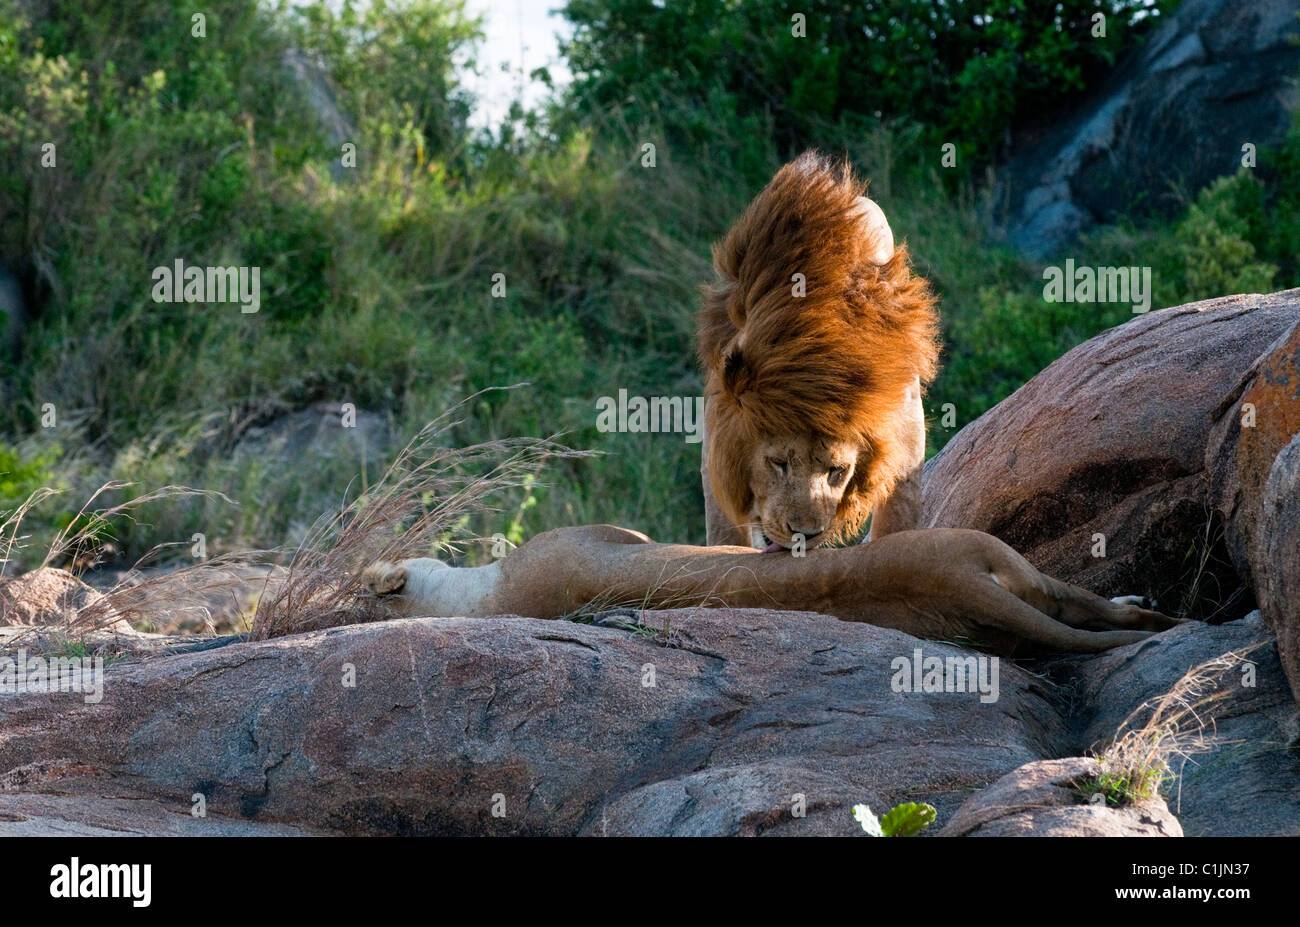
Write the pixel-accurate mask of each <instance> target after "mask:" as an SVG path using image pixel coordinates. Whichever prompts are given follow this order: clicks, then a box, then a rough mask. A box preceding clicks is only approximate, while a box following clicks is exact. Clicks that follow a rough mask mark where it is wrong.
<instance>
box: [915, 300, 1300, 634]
mask: <svg viewBox="0 0 1300 927" xmlns="http://www.w3.org/2000/svg"><path fill="white" fill-rule="evenodd" d="M1297 320H1300V290H1286V291H1283V292H1280V293H1274V294H1271V295H1267V296H1257V295H1251V296H1230V297H1225V298H1222V299H1214V300H1207V301H1205V302H1199V303H1191V304H1188V305H1186V306H1180V307H1177V308H1174V309H1166V310H1163V311H1160V312H1154V313H1150V314H1148V315H1142V316H1138V317H1136V318H1134V319H1133V320H1132V321H1130V322H1127V323H1125V324H1123V325H1120V326H1117V327H1115V328H1112V329H1110V330H1109V331H1106V332H1103V333H1102V334H1100V335H1098V336H1097V337H1095V338H1093V339H1091V340H1089V341H1087V342H1084V343H1083V344H1081V345H1079V346H1078V347H1076V348H1074V349H1073V350H1071V351H1070V352H1068V353H1067V354H1065V355H1064V356H1063V357H1061V358H1060V359H1058V360H1057V361H1056V362H1054V363H1053V364H1051V365H1050V366H1049V367H1047V368H1046V369H1045V370H1043V371H1042V372H1041V373H1039V374H1038V375H1037V376H1035V377H1034V378H1033V379H1032V380H1030V381H1029V382H1028V383H1026V384H1025V385H1024V386H1023V387H1021V388H1020V389H1019V390H1017V391H1016V392H1015V393H1014V394H1012V395H1011V396H1010V397H1008V398H1007V399H1006V400H1004V401H1003V402H1002V403H1000V404H999V405H997V406H996V407H994V408H993V409H991V410H989V411H988V412H986V413H985V414H984V415H983V416H981V417H980V418H979V419H977V420H976V421H974V422H971V423H970V424H969V425H967V426H966V427H965V428H963V429H962V430H961V431H960V432H959V433H958V434H957V435H955V436H954V437H953V438H952V439H951V440H950V441H949V442H948V444H947V445H946V446H945V447H944V448H943V450H942V451H941V452H940V453H939V454H937V455H936V456H935V457H934V458H932V459H931V460H930V461H929V462H928V463H927V464H926V467H925V498H924V511H923V515H922V526H923V527H962V528H976V529H979V530H981V531H987V532H989V533H990V534H993V535H996V536H997V537H999V538H1001V539H1002V540H1004V541H1006V542H1007V543H1008V544H1010V545H1011V546H1012V547H1014V548H1015V549H1016V550H1018V551H1020V552H1021V553H1022V554H1024V555H1025V556H1026V557H1027V558H1028V559H1029V561H1030V562H1031V563H1033V564H1034V565H1035V566H1037V567H1038V568H1039V569H1041V570H1043V571H1045V572H1047V573H1049V574H1051V575H1053V576H1057V577H1060V578H1062V579H1066V580H1069V581H1070V582H1074V583H1077V584H1079V585H1082V586H1084V587H1086V588H1089V589H1092V590H1094V591H1096V592H1099V593H1102V594H1104V595H1127V594H1139V593H1140V594H1146V595H1150V596H1152V597H1153V598H1154V599H1156V601H1157V602H1158V604H1159V605H1161V606H1162V607H1163V609H1164V610H1166V611H1169V610H1171V609H1176V608H1177V607H1178V606H1179V604H1180V602H1179V599H1180V598H1181V596H1182V595H1184V594H1185V593H1186V592H1187V591H1188V587H1189V585H1190V583H1191V582H1192V581H1193V580H1195V579H1196V578H1197V575H1198V574H1197V572H1196V571H1195V570H1194V569H1191V568H1189V564H1188V563H1187V561H1186V557H1187V552H1188V549H1189V547H1191V546H1192V545H1193V544H1195V543H1199V542H1200V539H1202V538H1203V537H1205V536H1206V534H1207V530H1208V531H1209V535H1210V537H1211V539H1212V538H1213V537H1214V531H1213V530H1212V529H1213V525H1212V523H1211V522H1212V519H1211V504H1210V496H1209V479H1208V477H1207V472H1206V448H1207V445H1208V443H1209V441H1210V434H1211V427H1212V424H1213V419H1212V416H1213V414H1214V413H1215V411H1216V410H1217V409H1218V408H1219V407H1220V405H1221V403H1222V402H1223V399H1224V397H1225V396H1226V395H1228V394H1229V393H1230V392H1231V391H1232V390H1233V389H1234V387H1235V386H1236V385H1237V384H1238V383H1239V381H1240V380H1241V378H1242V375H1243V373H1244V372H1245V371H1247V370H1248V369H1250V368H1251V366H1252V365H1253V364H1254V362H1255V361H1256V359H1257V358H1259V357H1260V355H1261V354H1262V353H1264V352H1265V350H1266V349H1268V348H1269V347H1270V346H1271V345H1273V344H1274V342H1275V341H1276V340H1277V339H1278V338H1279V337H1280V336H1281V335H1283V334H1284V333H1286V332H1287V331H1288V330H1289V329H1290V328H1291V327H1292V326H1294V325H1295V324H1296V322H1297ZM1066 448H1068V453H1064V452H1063V449H1066ZM1098 535H1102V536H1104V538H1105V556H1104V557H1097V556H1094V555H1093V551H1094V548H1095V547H1096V545H1097V536H1098ZM1199 575H1200V582H1201V584H1202V586H1201V587H1202V589H1205V588H1212V587H1211V586H1210V584H1211V583H1214V584H1217V585H1218V587H1219V588H1218V590H1217V591H1219V592H1221V595H1222V597H1223V598H1227V597H1228V595H1229V594H1230V592H1231V590H1232V589H1233V588H1234V587H1239V586H1240V582H1239V581H1238V576H1237V573H1236V570H1235V569H1234V567H1233V565H1232V564H1231V563H1229V562H1227V557H1226V555H1224V556H1223V557H1221V558H1217V559H1216V558H1213V557H1211V558H1210V562H1209V563H1207V565H1206V568H1205V570H1204V571H1203V572H1202V573H1201V574H1199ZM1248 607H1249V603H1248V601H1246V600H1243V601H1242V607H1241V611H1240V612H1238V613H1237V615H1239V614H1240V613H1241V612H1244V611H1245V610H1247V609H1248ZM1237 615H1233V614H1231V612H1229V613H1228V614H1227V615H1226V617H1237ZM1223 617H1225V615H1223V614H1221V615H1218V616H1216V619H1222V618H1223Z"/></svg>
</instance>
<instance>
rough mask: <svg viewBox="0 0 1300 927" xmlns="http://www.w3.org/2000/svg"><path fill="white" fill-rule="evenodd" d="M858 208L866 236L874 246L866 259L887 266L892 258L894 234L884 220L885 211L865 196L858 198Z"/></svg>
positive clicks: (887, 222) (886, 220)
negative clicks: (864, 222) (864, 223)
mask: <svg viewBox="0 0 1300 927" xmlns="http://www.w3.org/2000/svg"><path fill="white" fill-rule="evenodd" d="M858 208H859V210H860V212H861V213H862V217H863V219H865V220H866V226H867V229H866V236H867V238H868V239H869V240H870V241H872V242H874V244H875V248H874V249H873V250H872V252H871V254H870V255H868V257H869V258H870V260H871V262H872V263H873V264H888V263H889V259H890V258H892V257H893V256H894V232H893V230H892V229H891V228H890V227H889V220H888V219H886V218H885V211H884V210H883V209H881V208H880V207H879V206H877V205H876V204H875V202H874V201H873V200H869V199H867V198H866V197H865V196H859V197H858Z"/></svg>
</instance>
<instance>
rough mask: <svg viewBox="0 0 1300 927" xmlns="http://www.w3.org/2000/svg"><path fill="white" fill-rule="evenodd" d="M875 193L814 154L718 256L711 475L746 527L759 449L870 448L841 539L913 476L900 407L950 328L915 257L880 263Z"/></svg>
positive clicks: (783, 174)
mask: <svg viewBox="0 0 1300 927" xmlns="http://www.w3.org/2000/svg"><path fill="white" fill-rule="evenodd" d="M865 189H866V184H865V183H863V182H860V181H858V180H857V179H856V178H855V177H854V176H853V172H852V169H851V167H850V166H849V165H848V164H847V163H843V162H832V161H831V160H830V159H828V158H826V157H825V156H823V155H820V154H818V153H817V152H815V151H809V152H805V153H804V154H803V155H801V156H800V157H799V158H797V159H796V160H794V161H792V162H791V163H789V164H787V165H786V166H785V167H783V168H782V169H781V170H780V171H779V172H778V173H777V174H776V176H775V177H774V178H773V179H772V181H771V183H769V184H768V185H767V187H766V188H765V189H764V190H763V191H762V192H761V193H760V194H759V195H758V197H757V198H755V200H754V201H753V203H751V204H750V206H749V208H748V209H746V210H745V212H744V214H743V215H742V216H741V217H740V219H739V220H738V221H737V222H736V224H735V225H734V226H733V227H732V229H731V230H730V232H728V234H727V235H726V237H725V238H724V239H723V240H722V241H721V242H719V243H717V244H716V245H714V248H713V264H714V269H715V271H716V275H717V276H716V280H715V281H714V282H713V283H712V284H711V285H708V286H706V287H705V298H704V303H703V306H702V308H701V310H700V313H699V318H698V323H699V357H700V362H701V365H702V367H703V370H704V375H705V396H706V398H707V402H708V406H707V408H708V412H707V416H706V423H705V428H706V435H707V455H708V456H707V461H706V466H707V469H708V475H709V480H710V483H711V485H712V487H713V492H714V495H715V497H716V499H717V501H718V503H719V505H720V506H721V508H722V511H723V512H724V513H725V514H726V515H727V517H728V518H730V519H731V521H732V523H733V524H735V525H742V524H745V523H746V522H748V521H749V520H750V511H751V507H752V504H753V501H754V497H753V492H752V490H751V473H750V466H751V454H750V449H751V448H752V446H753V445H754V443H755V442H756V441H758V440H760V439H761V438H768V437H784V436H791V435H806V436H810V437H812V438H814V439H818V438H831V439H835V440H842V441H853V442H854V443H856V444H857V445H858V446H859V447H860V448H861V449H862V450H861V451H860V452H859V458H858V461H859V462H858V466H857V468H856V470H855V472H854V474H853V477H852V480H851V481H850V483H849V485H848V487H847V488H846V490H845V492H844V495H843V497H842V499H841V501H840V504H839V507H838V509H837V511H836V523H837V528H838V530H837V531H836V532H835V538H836V539H837V540H843V539H845V538H847V537H849V536H852V535H855V534H856V533H857V532H858V531H859V530H860V529H861V528H862V526H863V524H864V523H865V522H866V519H867V516H868V515H869V514H870V513H871V511H872V510H873V509H874V508H875V507H876V506H877V505H878V504H880V503H881V502H883V501H884V500H885V499H886V498H888V496H889V494H890V492H891V491H892V490H893V488H894V486H895V485H896V484H897V482H898V481H899V480H900V479H901V478H902V477H903V476H904V475H905V474H904V472H903V471H904V470H905V469H906V467H905V465H904V463H903V458H904V456H905V454H904V451H903V447H902V445H901V443H900V436H899V429H898V427H897V422H898V417H899V415H900V405H901V403H902V397H903V395H904V393H905V391H906V390H907V389H908V387H909V386H911V385H912V384H913V383H914V382H915V380H916V379H919V380H920V383H921V386H922V388H924V387H925V386H927V385H928V384H929V383H930V382H931V381H932V380H933V379H934V376H935V373H936V370H937V365H938V355H939V319H938V313H937V312H936V310H935V301H934V297H933V295H932V293H931V290H930V288H929V286H928V284H927V283H926V281H925V280H923V279H922V278H920V277H917V276H915V275H913V273H912V272H911V269H910V267H909V264H908V255H907V249H906V247H904V246H902V245H900V246H898V247H897V248H896V249H895V250H894V253H893V256H892V257H891V258H890V259H889V260H888V262H887V263H885V264H883V265H877V264H875V263H874V262H873V261H872V260H871V258H872V256H873V255H874V254H875V253H876V251H875V246H876V242H874V241H872V240H871V237H872V236H870V235H868V234H866V226H865V224H864V218H863V214H862V208H861V201H860V200H859V197H860V196H862V195H864V191H865ZM797 274H802V275H803V281H804V286H805V288H806V292H805V295H803V296H796V295H794V291H795V287H796V282H797V281H798V280H799V278H798V277H796V276H795V275H797Z"/></svg>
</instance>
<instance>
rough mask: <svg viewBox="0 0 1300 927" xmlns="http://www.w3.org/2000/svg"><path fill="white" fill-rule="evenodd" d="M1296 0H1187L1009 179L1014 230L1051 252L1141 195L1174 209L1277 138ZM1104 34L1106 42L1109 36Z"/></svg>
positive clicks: (1288, 99) (1026, 149) (1282, 123)
mask: <svg viewBox="0 0 1300 927" xmlns="http://www.w3.org/2000/svg"><path fill="white" fill-rule="evenodd" d="M1298 11H1300V3H1297V2H1296V0H1252V2H1250V3H1241V2H1240V0H1183V2H1182V3H1181V4H1180V5H1179V7H1178V9H1177V11H1176V12H1175V13H1174V14H1173V15H1172V16H1170V17H1169V18H1168V19H1167V20H1166V21H1165V22H1164V23H1162V24H1161V25H1159V26H1158V27H1157V28H1156V30H1155V32H1154V33H1153V34H1152V35H1151V36H1150V38H1149V39H1148V40H1147V42H1146V43H1145V44H1144V45H1143V46H1142V47H1140V48H1139V49H1137V50H1135V52H1134V53H1133V54H1132V55H1131V56H1130V57H1129V58H1128V59H1127V60H1126V61H1124V62H1122V63H1121V64H1120V66H1119V67H1118V68H1117V69H1116V72H1115V74H1114V76H1113V77H1112V78H1111V79H1110V80H1109V81H1107V82H1106V83H1104V84H1103V85H1102V86H1101V87H1099V88H1098V89H1097V90H1096V91H1095V92H1093V93H1091V94H1090V95H1089V96H1088V97H1087V98H1085V100H1084V101H1083V103H1082V105H1080V106H1079V107H1077V108H1076V109H1075V111H1074V115H1072V116H1070V117H1069V118H1067V119H1065V120H1064V121H1063V122H1061V123H1060V124H1058V125H1057V126H1056V127H1055V128H1054V129H1052V130H1051V131H1050V132H1049V133H1048V134H1047V135H1046V136H1044V137H1043V138H1042V140H1041V141H1039V142H1037V143H1036V144H1032V145H1027V146H1021V154H1019V155H1018V156H1017V157H1016V158H1015V159H1013V160H1012V161H1011V162H1010V164H1009V165H1008V166H1007V168H1006V169H1005V170H1004V171H1003V173H1002V176H1001V178H1000V182H1001V185H1002V186H1003V191H1002V192H1003V196H1004V198H1005V200H1006V201H1007V202H1008V204H1009V215H1008V221H1007V234H1008V237H1009V238H1010V240H1011V241H1012V243H1014V244H1015V245H1017V246H1018V247H1019V248H1020V249H1021V250H1023V251H1024V252H1026V253H1027V254H1029V255H1031V256H1033V257H1040V258H1042V257H1046V256H1048V255H1050V254H1052V253H1053V252H1055V251H1059V250H1060V249H1061V248H1062V247H1064V246H1065V245H1066V244H1068V243H1069V242H1070V240H1071V239H1072V238H1073V237H1074V236H1075V235H1076V234H1077V233H1078V232H1080V231H1082V230H1084V229H1087V228H1088V227H1089V226H1091V225H1092V224H1094V223H1095V222H1098V221H1102V222H1108V221H1111V220H1113V219H1114V218H1115V216H1116V214H1117V213H1120V212H1122V211H1123V210H1126V209H1128V208H1129V207H1130V206H1131V204H1133V203H1135V202H1139V201H1140V202H1143V203H1145V204H1146V205H1148V206H1155V207H1157V208H1161V207H1165V208H1174V207H1176V206H1178V205H1179V203H1180V202H1181V201H1180V200H1179V191H1180V190H1181V191H1188V190H1191V191H1196V190H1199V189H1201V188H1202V187H1204V186H1205V185H1206V184H1208V183H1209V182H1210V181H1211V180H1213V179H1214V178H1216V177H1219V176H1222V175H1224V174H1231V173H1233V172H1234V171H1235V170H1237V169H1238V167H1239V166H1240V165H1241V163H1242V156H1243V152H1242V145H1243V143H1246V142H1249V143H1252V144H1254V145H1255V146H1256V147H1257V148H1260V147H1264V146H1266V145H1269V144H1274V143H1276V142H1278V141H1279V140H1280V139H1281V138H1282V137H1283V136H1284V135H1285V134H1286V131H1287V129H1288V128H1289V126H1290V124H1291V115H1290V112H1291V109H1292V107H1293V106H1294V103H1295V100H1296V93H1295V88H1294V82H1293V81H1292V80H1291V78H1293V77H1294V76H1295V75H1296V74H1297V72H1300V48H1297V47H1296V45H1295V44H1294V43H1293V39H1294V38H1295V36H1296V34H1297V32H1300V21H1298V20H1297V19H1296V13H1297V12H1298ZM1099 41H1104V40H1099Z"/></svg>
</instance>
